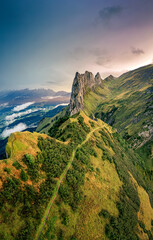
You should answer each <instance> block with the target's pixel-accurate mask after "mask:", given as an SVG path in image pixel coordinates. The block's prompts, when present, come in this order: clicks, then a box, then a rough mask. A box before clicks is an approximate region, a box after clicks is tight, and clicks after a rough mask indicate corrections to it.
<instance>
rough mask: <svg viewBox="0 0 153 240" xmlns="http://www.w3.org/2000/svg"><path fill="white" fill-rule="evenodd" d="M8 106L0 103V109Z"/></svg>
mask: <svg viewBox="0 0 153 240" xmlns="http://www.w3.org/2000/svg"><path fill="white" fill-rule="evenodd" d="M7 105H8V103H2V104H0V107H6V106H7Z"/></svg>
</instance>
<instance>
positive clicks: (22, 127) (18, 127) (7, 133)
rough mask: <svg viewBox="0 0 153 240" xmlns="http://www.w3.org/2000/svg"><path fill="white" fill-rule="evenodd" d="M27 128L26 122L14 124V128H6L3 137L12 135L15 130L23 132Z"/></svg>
mask: <svg viewBox="0 0 153 240" xmlns="http://www.w3.org/2000/svg"><path fill="white" fill-rule="evenodd" d="M26 128H27V125H26V124H24V123H19V124H18V125H16V126H14V127H13V128H8V127H7V128H5V129H4V131H3V132H2V134H1V137H2V138H6V137H8V136H10V135H11V133H14V132H21V131H23V130H25V129H26Z"/></svg>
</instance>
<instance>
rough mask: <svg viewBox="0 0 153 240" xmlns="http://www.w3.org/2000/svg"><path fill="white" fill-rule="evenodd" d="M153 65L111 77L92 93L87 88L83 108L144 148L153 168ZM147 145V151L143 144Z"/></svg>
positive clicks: (148, 164)
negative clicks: (117, 76)
mask: <svg viewBox="0 0 153 240" xmlns="http://www.w3.org/2000/svg"><path fill="white" fill-rule="evenodd" d="M152 105H153V65H148V66H145V67H142V68H139V69H136V70H133V71H131V72H128V73H125V74H123V75H122V76H120V77H119V78H109V79H106V80H105V81H104V82H103V88H100V87H98V88H97V89H96V90H95V92H94V93H93V92H92V91H91V90H90V91H89V92H87V94H86V96H85V99H84V106H85V108H84V111H85V113H86V114H87V115H89V116H91V117H93V116H94V117H96V118H100V119H102V120H103V121H105V122H107V123H108V124H110V125H112V126H113V127H115V128H116V129H117V130H118V132H120V134H121V135H122V136H123V137H124V138H125V139H126V140H127V141H128V142H129V143H130V144H131V145H132V147H133V148H134V149H138V150H137V152H141V154H142V152H144V159H146V153H147V155H148V158H147V166H148V167H149V168H150V169H152V168H153V160H152V151H153V144H152V135H153V121H152V118H153V111H152ZM144 145H145V146H146V148H145V149H146V151H142V150H141V149H142V147H143V146H144Z"/></svg>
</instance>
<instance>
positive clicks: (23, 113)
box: [5, 108, 45, 125]
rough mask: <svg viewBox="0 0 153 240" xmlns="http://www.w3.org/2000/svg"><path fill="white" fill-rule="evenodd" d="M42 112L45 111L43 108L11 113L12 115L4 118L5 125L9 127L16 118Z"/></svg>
mask: <svg viewBox="0 0 153 240" xmlns="http://www.w3.org/2000/svg"><path fill="white" fill-rule="evenodd" d="M44 110H45V108H35V109H28V110H26V111H24V112H19V113H13V114H11V115H8V116H6V117H5V120H6V125H9V124H11V123H13V122H14V121H16V119H17V118H18V117H22V116H25V115H28V114H30V113H34V112H38V111H44Z"/></svg>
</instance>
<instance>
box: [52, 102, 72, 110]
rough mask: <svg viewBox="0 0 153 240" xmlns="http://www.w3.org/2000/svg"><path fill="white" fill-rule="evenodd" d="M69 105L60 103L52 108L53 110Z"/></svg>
mask: <svg viewBox="0 0 153 240" xmlns="http://www.w3.org/2000/svg"><path fill="white" fill-rule="evenodd" d="M68 104H69V103H61V104H58V105H56V106H55V107H53V109H55V108H57V107H59V106H67V105H68Z"/></svg>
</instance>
